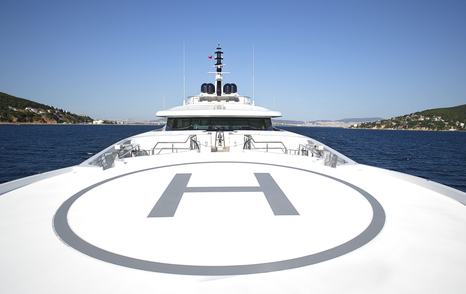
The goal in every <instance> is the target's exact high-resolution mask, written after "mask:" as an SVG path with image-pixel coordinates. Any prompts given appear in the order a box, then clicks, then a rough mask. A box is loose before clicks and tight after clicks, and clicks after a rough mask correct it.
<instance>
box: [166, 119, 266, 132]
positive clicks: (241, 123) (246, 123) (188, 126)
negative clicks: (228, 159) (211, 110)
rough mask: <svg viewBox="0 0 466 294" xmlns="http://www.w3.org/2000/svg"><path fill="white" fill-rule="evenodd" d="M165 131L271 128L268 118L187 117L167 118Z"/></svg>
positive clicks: (263, 129)
mask: <svg viewBox="0 0 466 294" xmlns="http://www.w3.org/2000/svg"><path fill="white" fill-rule="evenodd" d="M166 130H167V131H185V130H209V131H210V130H228V131H230V130H262V131H265V130H272V122H271V120H270V118H256V117H254V118H243V117H187V118H169V119H168V120H167V126H166Z"/></svg>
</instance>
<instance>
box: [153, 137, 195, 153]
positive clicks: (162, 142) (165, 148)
mask: <svg viewBox="0 0 466 294" xmlns="http://www.w3.org/2000/svg"><path fill="white" fill-rule="evenodd" d="M196 138H197V137H196V135H189V136H188V138H186V140H185V141H159V142H157V143H155V145H154V147H152V151H151V153H152V155H154V154H155V150H156V149H159V150H160V151H159V152H158V153H157V154H160V152H161V151H162V150H167V149H172V152H173V150H174V149H180V150H185V149H189V150H195V149H197V151H198V152H200V151H201V149H200V148H199V143H198V142H197V140H196ZM188 141H190V146H189V148H179V147H178V148H174V144H185V143H188ZM159 144H172V147H171V148H170V147H168V148H167V147H161V148H157V145H159ZM193 146H194V147H193Z"/></svg>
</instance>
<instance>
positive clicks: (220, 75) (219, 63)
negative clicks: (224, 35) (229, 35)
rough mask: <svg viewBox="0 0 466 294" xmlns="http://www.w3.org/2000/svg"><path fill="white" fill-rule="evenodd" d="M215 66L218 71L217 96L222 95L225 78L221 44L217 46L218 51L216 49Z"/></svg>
mask: <svg viewBox="0 0 466 294" xmlns="http://www.w3.org/2000/svg"><path fill="white" fill-rule="evenodd" d="M215 61H216V62H215V67H216V73H215V81H216V86H215V89H216V92H217V96H222V80H223V73H222V67H223V64H222V61H223V51H222V48H221V47H220V44H218V46H217V51H215Z"/></svg>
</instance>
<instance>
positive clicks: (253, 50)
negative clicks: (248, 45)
mask: <svg viewBox="0 0 466 294" xmlns="http://www.w3.org/2000/svg"><path fill="white" fill-rule="evenodd" d="M255 55H256V54H255V46H254V45H252V100H253V101H254V96H255V95H254V94H255V75H256V73H255Z"/></svg>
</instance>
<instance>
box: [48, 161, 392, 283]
mask: <svg viewBox="0 0 466 294" xmlns="http://www.w3.org/2000/svg"><path fill="white" fill-rule="evenodd" d="M216 163H228V164H230V163H231V164H233V163H235V164H256V165H268V166H276V167H283V168H290V169H295V170H299V171H304V172H309V173H313V174H316V175H320V176H323V177H326V178H329V179H331V180H334V181H337V182H339V183H341V184H344V185H346V186H348V187H350V188H352V189H354V190H356V191H357V192H359V193H360V194H361V195H363V196H364V198H366V200H367V201H368V202H369V204H370V205H371V207H372V212H373V216H372V220H371V222H370V224H369V225H368V226H367V228H366V229H365V230H364V231H363V232H361V233H360V234H359V235H357V236H356V237H354V238H353V239H351V240H349V241H347V242H345V243H343V244H340V245H338V246H335V247H332V248H330V249H327V250H324V251H321V252H318V253H314V254H310V255H305V256H301V257H296V258H292V259H286V260H280V261H272V262H265V263H255V264H244V265H222V266H204V265H184V264H173V263H162V262H156V261H148V260H143V259H137V258H132V257H128V256H124V255H120V254H116V253H113V252H110V251H107V250H104V249H102V248H99V247H97V246H94V245H92V244H90V243H88V242H86V241H85V240H83V239H82V238H81V237H79V236H78V235H77V234H75V233H74V232H73V230H72V229H71V227H70V225H69V223H68V211H69V209H70V208H71V206H72V205H73V203H74V202H75V201H76V200H77V199H78V198H79V197H81V196H82V195H84V194H85V193H87V192H89V191H90V190H92V189H94V188H96V187H98V186H100V185H102V184H105V183H107V182H110V181H113V180H116V179H119V178H122V177H125V176H128V175H132V174H136V173H140V172H145V171H149V170H155V169H161V168H166V167H174V166H183V165H194V164H216ZM385 218H386V216H385V211H384V209H383V207H382V205H381V204H380V203H379V202H378V201H377V200H376V199H375V198H374V197H373V196H372V195H371V194H369V193H368V192H366V191H365V190H363V189H361V188H359V187H357V186H355V185H353V184H351V183H348V182H346V181H344V180H341V179H338V178H335V177H332V176H329V175H326V174H322V173H319V172H315V171H310V170H307V169H303V168H298V167H291V166H286V165H279V164H273V163H261V162H247V161H203V162H188V163H180V164H171V165H164V166H157V167H151V168H146V169H142V170H137V171H133V172H129V173H126V174H122V175H118V176H115V177H112V178H109V179H106V180H103V181H101V182H98V183H95V184H93V185H91V186H88V187H87V188H85V189H83V190H81V191H79V192H78V193H76V194H74V195H73V196H71V197H70V198H68V199H67V200H66V201H65V202H63V203H62V205H61V206H60V207H59V208H58V210H57V212H56V213H55V216H54V218H53V228H54V230H55V232H56V234H57V235H58V237H59V238H60V239H61V240H62V241H63V242H64V243H65V244H67V245H69V246H70V247H72V248H74V249H75V250H77V251H79V252H81V253H84V254H86V255H88V256H90V257H93V258H96V259H98V260H101V261H104V262H108V263H112V264H116V265H120V266H124V267H129V268H133V269H139V270H144V271H151V272H159V273H167V274H179V275H200V276H223V275H246V274H258V273H267V272H274V271H281V270H288V269H293V268H299V267H303V266H308V265H312V264H316V263H320V262H323V261H327V260H330V259H333V258H336V257H339V256H342V255H344V254H347V253H349V252H351V251H354V250H356V249H358V248H360V247H362V246H364V245H365V244H367V243H369V242H370V241H371V240H372V239H374V238H375V237H376V236H377V235H378V234H379V233H380V231H381V230H382V228H383V227H384V224H385Z"/></svg>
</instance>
